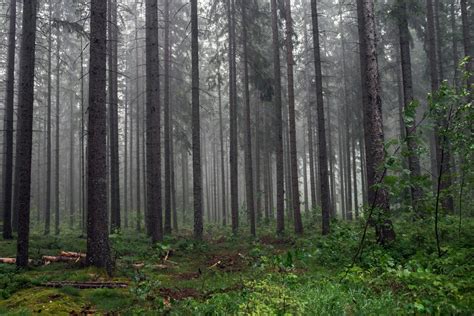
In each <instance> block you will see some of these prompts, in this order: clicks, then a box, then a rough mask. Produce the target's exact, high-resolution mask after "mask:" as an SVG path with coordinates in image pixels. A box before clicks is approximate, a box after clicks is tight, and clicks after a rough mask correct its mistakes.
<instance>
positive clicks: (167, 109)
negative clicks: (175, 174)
mask: <svg viewBox="0 0 474 316" xmlns="http://www.w3.org/2000/svg"><path fill="white" fill-rule="evenodd" d="M164 2H165V7H164V20H165V21H164V22H165V42H164V55H165V56H164V61H165V80H164V82H165V87H164V115H165V117H164V123H165V131H164V132H165V135H164V140H165V225H164V230H165V231H164V232H165V234H171V129H170V123H171V119H170V39H169V35H170V14H169V10H170V8H169V0H165V1H164Z"/></svg>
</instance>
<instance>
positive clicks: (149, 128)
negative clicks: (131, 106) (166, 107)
mask: <svg viewBox="0 0 474 316" xmlns="http://www.w3.org/2000/svg"><path fill="white" fill-rule="evenodd" d="M158 50H159V47H158V2H157V0H147V1H146V114H147V117H146V184H147V187H146V199H147V214H148V217H149V222H150V228H151V231H150V233H151V239H152V241H153V242H158V241H162V240H163V227H162V206H161V149H160V144H161V138H160V120H161V109H160V77H159V71H160V67H159V59H158Z"/></svg>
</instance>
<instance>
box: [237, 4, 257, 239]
mask: <svg viewBox="0 0 474 316" xmlns="http://www.w3.org/2000/svg"><path fill="white" fill-rule="evenodd" d="M240 3H241V8H240V9H241V11H242V44H243V56H242V58H243V61H242V62H243V64H244V100H245V129H246V134H245V136H246V137H245V140H246V142H245V186H246V190H247V191H246V195H247V198H246V201H247V212H248V215H249V222H250V234H251V235H252V236H254V237H255V235H256V231H255V204H254V203H255V202H254V192H253V187H254V183H253V166H252V164H253V161H252V125H251V119H250V116H251V114H250V87H249V85H250V84H249V65H248V43H247V41H248V39H247V24H248V23H249V20H248V18H247V4H246V3H245V1H244V0H241V2H240Z"/></svg>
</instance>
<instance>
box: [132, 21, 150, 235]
mask: <svg viewBox="0 0 474 316" xmlns="http://www.w3.org/2000/svg"><path fill="white" fill-rule="evenodd" d="M138 27H139V26H138V21H136V20H135V28H136V30H135V62H136V63H135V84H136V86H135V90H136V91H135V92H136V98H135V102H136V109H135V111H136V113H135V129H136V130H135V140H136V142H137V143H136V171H135V172H136V183H135V186H136V195H137V231H141V222H142V210H141V208H142V205H141V201H142V200H141V199H142V197H141V190H140V187H141V170H140V164H141V160H140V120H141V117H140V100H141V98H140V93H141V91H140V77H139V74H140V73H139V66H140V64H139V62H140V60H139V54H138ZM143 215H145V216H143V218H144V219H145V221H146V222H145V227H146V233H147V234H150V229H149V221H148V219H147V214H146V213H144V214H143Z"/></svg>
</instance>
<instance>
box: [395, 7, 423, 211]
mask: <svg viewBox="0 0 474 316" xmlns="http://www.w3.org/2000/svg"><path fill="white" fill-rule="evenodd" d="M398 9H399V14H398V19H399V20H398V30H399V35H400V55H401V66H402V80H403V103H404V110H405V112H408V111H410V107H411V102H413V99H414V96H413V80H412V72H411V56H410V55H411V54H410V31H409V29H408V9H407V3H406V0H398ZM413 119H414V120H408V121H407V122H405V124H403V125H404V126H405V137H406V143H407V146H408V168H409V170H410V177H411V179H412V180H413V181H414V184H412V185H411V201H412V207H413V209H414V210H415V212H416V213H417V214H418V215H421V214H420V211H421V209H419V203H420V202H421V200H422V198H423V190H422V188H421V187H420V186H419V185H418V184H417V182H416V181H418V180H419V178H420V176H421V167H420V159H419V155H418V144H417V140H416V137H417V136H416V114H415V113H414V114H413Z"/></svg>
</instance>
